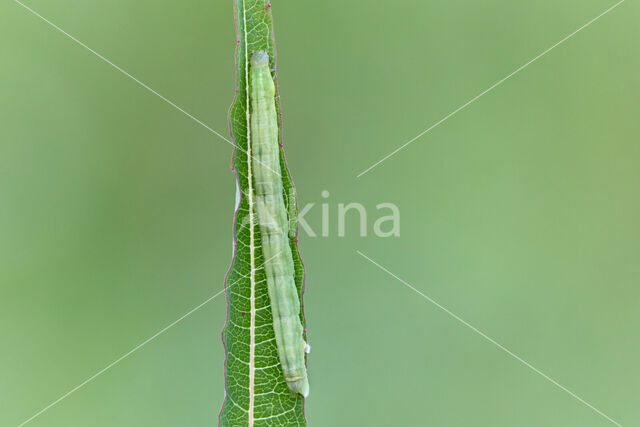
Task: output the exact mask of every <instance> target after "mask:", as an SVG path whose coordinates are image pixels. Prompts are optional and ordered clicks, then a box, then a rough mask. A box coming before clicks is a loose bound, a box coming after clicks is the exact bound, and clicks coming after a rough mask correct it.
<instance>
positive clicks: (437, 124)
mask: <svg viewBox="0 0 640 427" xmlns="http://www.w3.org/2000/svg"><path fill="white" fill-rule="evenodd" d="M622 3H624V0H621V1H619V2H618V3H616V4H614V5H613V6H611V7H610V8H609V9H607V10H605V11H604V12H602V13H601V14H600V15H598V16H596V17H595V18H593V19H592V20H591V21H589V22H587V23H586V24H584V25H583V26H582V27H580V28H578V29H577V30H575V31H574V32H573V33H571V34H569V35H568V36H566V37H565V38H563V39H562V40H560V41H559V42H557V43H556V44H554V45H553V46H551V47H550V48H548V49H547V50H545V51H544V52H542V53H540V54H539V55H538V56H536V57H535V58H533V59H532V60H530V61H529V62H527V63H526V64H524V65H521V66H520V67H518V68H517V69H515V70H514V71H513V72H512V73H511V74H508V75H507V76H506V77H504V78H502V79H501V80H499V81H497V82H496V83H494V84H493V85H491V86H489V87H488V88H487V89H485V90H484V91H483V92H481V93H480V94H478V95H476V96H475V97H473V98H471V99H470V100H469V101H467V102H465V103H464V104H462V105H461V106H460V107H458V108H456V109H455V110H453V111H452V112H450V113H449V114H447V115H446V116H444V117H443V118H441V119H440V120H438V121H437V122H435V123H434V124H433V125H431V126H430V127H429V128H427V129H426V130H424V131H422V132H420V133H419V134H418V135H416V136H415V137H413V138H412V139H410V140H409V141H408V142H406V143H404V144H403V145H401V146H400V147H398V148H396V149H395V150H393V151H392V152H391V153H389V154H387V155H386V156H384V157H383V158H382V159H380V160H378V161H377V162H375V163H374V164H372V165H371V166H369V167H368V168H367V169H365V170H363V171H362V172H360V173H359V174H358V176H356V178H360V177H361V176H362V175H364V174H366V173H367V172H369V171H370V170H371V169H373V168H375V167H376V166H378V165H379V164H380V163H382V162H384V161H385V160H387V159H389V158H390V157H391V156H393V155H395V154H397V153H398V152H399V151H400V150H403V149H404V148H406V147H407V146H409V145H410V144H412V143H413V142H414V141H416V140H417V139H419V138H421V137H422V136H423V135H424V134H426V133H427V132H430V131H431V130H432V129H434V128H436V127H438V126H440V125H441V124H442V123H444V122H445V121H447V120H448V119H450V118H451V117H453V116H454V115H456V114H457V113H459V112H460V111H462V110H463V109H465V108H466V107H468V106H469V105H471V104H473V103H474V102H475V101H477V100H478V99H479V98H481V97H482V96H484V95H486V94H487V93H489V92H491V91H492V90H493V89H495V88H496V87H498V86H500V85H501V84H502V83H504V82H505V81H507V80H509V79H510V78H511V77H513V76H514V75H516V74H518V73H519V72H520V71H522V70H524V69H525V68H527V67H528V66H529V65H531V64H533V63H534V62H535V61H537V60H538V59H540V58H542V57H543V56H544V55H546V54H547V53H549V52H551V51H552V50H553V49H555V48H556V47H558V46H559V45H561V44H562V43H564V42H565V41H567V40H569V39H570V38H571V37H573V36H575V35H576V34H578V33H579V32H580V31H582V30H584V29H585V28H587V27H588V26H589V25H591V24H593V23H594V22H596V21H597V20H598V19H600V18H602V17H603V16H604V15H606V14H607V13H609V12H611V11H612V10H613V9H615V8H616V7H618V6H620V5H621V4H622Z"/></svg>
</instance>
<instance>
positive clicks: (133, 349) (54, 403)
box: [18, 253, 280, 427]
mask: <svg viewBox="0 0 640 427" xmlns="http://www.w3.org/2000/svg"><path fill="white" fill-rule="evenodd" d="M279 255H280V253H278V254H276V255H274V256H273V257H271V258H269V259H268V260H266V261H265V262H264V263H265V264H266V263H267V262H268V261H271V260H272V259H274V258H275V257H277V256H279ZM250 274H252V273H248V274H245V275H243V276H241V277H240V278H239V279H238V280H236V281H235V282H233V283H232V284H230V285H229V286H226V287H225V289H223V290H221V291H220V292H218V293H217V294H215V295H213V296H212V297H209V298H208V299H206V300H205V301H204V302H202V303H201V304H199V305H197V306H196V307H194V308H193V309H191V310H190V311H188V312H187V313H186V314H184V315H182V316H180V317H179V318H178V319H176V320H175V321H173V322H172V323H170V324H169V325H168V326H166V327H164V328H163V329H161V330H159V331H158V332H156V333H155V334H153V335H152V336H150V337H149V338H147V339H146V340H144V341H143V342H141V343H140V344H138V345H137V346H135V347H134V348H132V349H131V350H129V351H128V352H126V353H125V354H123V355H122V356H120V357H119V358H117V359H116V360H114V361H113V362H111V363H109V364H108V365H107V366H105V367H104V368H102V369H101V370H99V371H98V372H96V373H95V374H93V375H92V376H90V377H89V378H87V379H86V380H84V381H83V382H81V383H80V384H78V385H77V386H75V387H74V388H72V389H71V390H69V391H68V392H66V393H65V394H63V395H62V396H60V397H59V398H58V399H56V400H54V401H53V402H51V403H50V404H49V405H47V406H45V407H44V408H42V409H41V410H40V411H38V412H36V413H35V414H34V415H33V416H32V417H31V418H29V419H27V420H25V421H23V422H22V424H20V425H18V427H22V426H24V425H25V424H27V423H29V422H31V421H33V420H34V419H35V418H37V417H38V416H40V415H42V413H44V412H45V411H47V410H49V409H51V408H52V407H54V406H55V405H57V404H58V403H60V402H61V401H63V400H64V399H66V398H67V397H69V396H70V395H71V394H73V393H75V392H76V391H78V390H79V389H81V388H82V387H84V386H85V385H87V384H88V383H90V382H91V381H93V380H94V379H96V378H97V377H99V376H100V375H102V374H104V373H105V372H107V371H108V370H109V369H111V368H113V367H114V366H115V365H117V364H118V363H120V362H122V361H123V360H124V359H126V358H127V357H129V356H131V355H132V354H133V353H135V352H136V351H138V350H140V349H141V348H142V347H144V346H145V345H147V344H149V343H150V342H151V341H153V340H154V339H156V338H157V337H158V336H160V335H162V334H163V333H165V332H167V331H168V330H169V329H171V328H173V327H174V326H175V325H177V324H178V323H180V322H182V321H183V320H184V319H186V318H187V317H189V316H191V315H192V314H193V313H195V312H196V311H198V310H200V309H201V308H202V307H204V306H205V305H207V304H208V303H209V302H211V301H212V300H213V299H214V298H216V297H218V296H219V295H221V294H222V293H224V291H225V290H229V289H230V288H231V287H232V286H234V285H235V284H237V283H238V282H240V281H241V280H243V279H246V278H247V277H249V275H250Z"/></svg>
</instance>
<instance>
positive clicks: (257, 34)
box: [220, 0, 307, 427]
mask: <svg viewBox="0 0 640 427" xmlns="http://www.w3.org/2000/svg"><path fill="white" fill-rule="evenodd" d="M235 6H236V7H235V15H236V16H235V19H236V28H237V35H238V37H237V40H238V46H237V51H236V63H237V78H236V84H237V87H236V90H237V93H236V98H235V100H234V103H233V106H232V107H231V111H230V113H229V123H230V127H231V134H232V137H233V142H234V144H235V145H236V149H235V150H234V154H233V170H234V173H235V175H236V177H237V185H238V194H239V201H238V203H237V207H236V215H235V222H234V248H235V249H234V257H233V261H232V265H231V269H230V270H229V273H228V275H227V278H226V281H225V287H226V291H227V298H228V313H227V323H226V325H225V328H224V331H223V340H224V345H225V348H226V360H225V382H226V396H225V401H224V404H223V406H222V410H221V412H220V425H221V426H233V427H236V426H247V425H248V426H306V425H307V423H306V420H305V417H304V398H303V397H302V396H300V395H299V394H294V393H292V392H291V391H289V388H288V387H287V384H286V382H285V381H284V377H283V374H282V368H281V366H280V362H279V358H278V351H277V347H276V341H275V336H274V332H273V320H272V317H271V307H270V302H269V294H268V290H267V281H266V277H265V275H264V269H263V263H264V258H263V255H262V251H261V249H260V230H259V227H258V222H257V219H256V216H255V210H254V208H253V207H252V206H251V200H252V199H255V197H250V196H251V195H250V188H253V177H252V176H249V170H250V168H249V162H250V161H251V158H250V157H249V154H248V153H250V152H251V150H250V149H251V147H250V146H249V145H248V141H247V129H248V128H249V123H248V114H247V112H248V111H247V110H248V106H249V93H250V91H249V87H248V67H249V60H250V58H251V55H252V54H253V53H255V52H257V51H259V50H264V51H265V52H267V53H268V54H269V58H270V61H271V64H270V65H271V68H272V69H275V60H274V58H275V55H274V54H275V46H274V37H273V20H272V16H271V5H270V3H269V2H268V1H265V0H236V2H235ZM276 99H278V98H276ZM276 108H277V111H278V117H281V116H280V106H279V105H276ZM280 123H281V120H280ZM281 138H282V126H281V125H280V139H281ZM281 146H282V144H281ZM280 162H281V167H282V179H283V189H284V190H283V191H284V199H285V203H286V204H287V209H288V212H290V213H291V216H292V217H293V218H295V217H296V216H297V208H296V195H295V190H294V187H293V183H292V181H291V177H290V175H289V171H288V169H287V167H286V162H285V158H284V152H283V151H282V150H281V152H280ZM250 183H251V185H250ZM252 212H253V214H251V213H252ZM289 243H290V245H291V249H292V252H293V257H294V265H295V280H296V286H297V288H298V294H299V297H300V298H301V299H302V288H303V282H304V269H303V265H302V261H301V260H300V256H299V253H298V246H297V238H296V237H292V238H290V241H289ZM300 316H301V320H302V324H303V325H304V324H305V323H304V315H303V314H302V313H301V315H300Z"/></svg>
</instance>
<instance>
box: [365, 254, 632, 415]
mask: <svg viewBox="0 0 640 427" xmlns="http://www.w3.org/2000/svg"><path fill="white" fill-rule="evenodd" d="M356 252H357V253H358V255H360V256H361V257H363V258H364V259H366V260H367V261H369V262H370V263H372V264H373V265H375V266H376V267H378V268H379V269H380V270H382V271H384V272H385V273H387V274H388V275H389V276H391V277H393V278H394V279H396V280H397V281H399V282H400V283H402V284H403V285H405V286H406V287H408V288H409V289H411V290H412V291H414V292H415V293H417V294H418V295H420V296H422V297H423V298H424V299H426V300H427V301H429V302H430V303H432V304H433V305H435V306H436V307H438V308H439V309H440V310H442V311H444V312H445V313H447V314H448V315H449V316H451V317H453V318H454V319H455V320H457V321H458V322H460V323H462V324H463V325H464V326H466V327H468V328H469V329H471V330H472V331H474V332H475V333H477V334H478V335H480V336H481V337H482V338H484V339H485V340H487V341H489V342H490V343H491V344H493V345H495V346H496V347H498V348H499V349H500V350H502V351H504V352H505V353H507V354H508V355H509V356H511V357H513V358H514V359H516V360H517V361H519V362H520V363H522V364H524V365H525V366H526V367H528V368H529V369H531V370H532V371H533V372H535V373H536V374H538V375H540V376H542V377H543V378H545V379H546V380H547V381H549V382H551V383H552V384H553V385H555V386H556V387H558V388H559V389H561V390H562V391H565V392H567V393H568V394H569V395H571V396H572V397H573V398H575V399H576V400H578V401H579V402H580V403H582V404H583V405H585V406H588V407H589V408H591V409H593V410H594V411H596V412H597V413H598V414H600V415H601V416H603V417H604V418H606V419H607V420H609V421H610V422H612V423H613V424H615V425H617V426H620V427H622V424H620V423H618V422H617V421H615V420H614V419H613V418H611V417H609V416H608V415H607V414H605V413H604V412H602V411H601V410H599V409H598V408H596V407H595V406H593V405H591V404H590V403H589V402H587V401H586V400H584V399H583V398H581V397H580V396H578V395H577V394H575V393H574V392H572V391H571V390H569V389H568V388H566V387H565V386H563V385H562V384H560V383H559V382H557V381H556V380H554V379H553V378H551V377H550V376H548V375H547V374H545V373H544V372H542V371H541V370H539V369H538V368H536V367H535V366H533V365H532V364H531V363H529V362H527V361H526V360H524V359H522V358H521V357H520V356H518V355H517V354H515V353H514V352H512V351H511V350H509V349H508V348H506V347H505V346H503V345H502V344H500V343H499V342H497V341H496V340H494V339H493V338H491V337H490V336H488V335H487V334H485V333H484V332H482V331H481V330H479V329H478V328H476V327H474V326H473V325H471V324H469V323H468V322H467V321H465V320H464V319H462V318H461V317H460V316H458V315H457V314H455V313H453V312H452V311H450V310H449V309H447V308H446V307H443V306H442V305H441V304H439V303H438V302H437V301H435V300H434V299H433V298H431V297H429V296H427V295H425V294H424V293H422V292H421V291H419V290H418V289H416V288H415V287H413V286H412V285H411V284H409V283H407V282H406V281H404V280H402V279H401V278H400V277H398V276H396V275H395V274H393V273H392V272H391V271H389V270H387V269H386V268H385V267H383V266H382V265H380V264H378V263H377V262H375V261H374V260H372V259H371V258H369V257H368V256H366V255H365V254H363V253H362V252H360V251H359V250H356Z"/></svg>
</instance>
